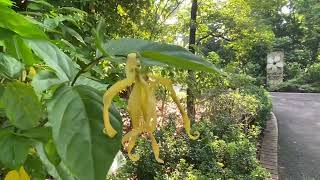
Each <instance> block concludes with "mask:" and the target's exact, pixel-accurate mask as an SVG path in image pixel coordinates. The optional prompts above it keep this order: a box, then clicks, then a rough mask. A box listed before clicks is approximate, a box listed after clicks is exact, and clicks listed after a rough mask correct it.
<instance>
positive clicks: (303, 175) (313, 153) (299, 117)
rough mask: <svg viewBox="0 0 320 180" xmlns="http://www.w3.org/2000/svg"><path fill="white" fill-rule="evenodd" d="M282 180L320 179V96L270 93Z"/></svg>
mask: <svg viewBox="0 0 320 180" xmlns="http://www.w3.org/2000/svg"><path fill="white" fill-rule="evenodd" d="M271 95H272V99H273V112H274V113H275V115H276V117H277V119H278V128H279V141H278V142H279V154H278V162H279V175H280V180H286V179H288V180H291V179H292V180H295V179H297V180H304V179H306V180H309V179H310V180H312V179H316V180H320V94H304V93H271Z"/></svg>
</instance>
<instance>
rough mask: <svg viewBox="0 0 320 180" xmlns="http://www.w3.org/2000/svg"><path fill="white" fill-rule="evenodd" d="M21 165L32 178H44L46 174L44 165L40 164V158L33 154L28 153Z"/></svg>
mask: <svg viewBox="0 0 320 180" xmlns="http://www.w3.org/2000/svg"><path fill="white" fill-rule="evenodd" d="M23 166H24V168H25V169H26V171H27V172H28V174H29V175H30V176H31V177H32V180H44V179H46V177H47V175H48V173H47V171H46V169H45V166H44V165H43V164H42V162H41V160H40V158H39V157H38V156H37V155H35V154H34V155H31V154H30V155H29V156H28V158H27V160H26V162H25V164H24V165H23Z"/></svg>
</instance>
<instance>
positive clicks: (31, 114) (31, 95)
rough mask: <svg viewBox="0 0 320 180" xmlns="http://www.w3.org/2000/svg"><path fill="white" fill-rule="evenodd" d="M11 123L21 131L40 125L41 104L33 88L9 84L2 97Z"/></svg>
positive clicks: (17, 83) (21, 84)
mask: <svg viewBox="0 0 320 180" xmlns="http://www.w3.org/2000/svg"><path fill="white" fill-rule="evenodd" d="M2 101H3V105H4V107H5V110H6V115H7V117H8V119H9V121H10V122H11V123H12V124H13V125H14V126H16V127H18V128H20V129H30V128H33V127H36V126H37V125H38V124H39V121H40V118H41V114H42V113H41V112H42V111H41V103H40V102H39V100H38V97H37V95H36V94H35V92H34V90H33V88H32V87H31V86H29V85H27V84H24V83H21V82H12V83H8V84H7V87H6V89H5V91H4V93H3V97H2Z"/></svg>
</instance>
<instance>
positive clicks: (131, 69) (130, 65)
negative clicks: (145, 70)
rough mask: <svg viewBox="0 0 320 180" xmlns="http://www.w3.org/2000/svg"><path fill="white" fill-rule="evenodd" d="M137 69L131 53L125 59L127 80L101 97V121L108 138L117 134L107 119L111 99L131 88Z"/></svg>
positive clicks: (117, 84) (135, 59) (136, 62)
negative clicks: (102, 105) (102, 120)
mask: <svg viewBox="0 0 320 180" xmlns="http://www.w3.org/2000/svg"><path fill="white" fill-rule="evenodd" d="M137 68H138V60H137V55H136V54H135V53H131V54H129V55H128V57H127V63H126V76H127V78H126V79H124V80H121V81H118V82H117V83H115V84H114V85H112V86H111V87H110V88H109V89H108V90H107V91H106V92H105V94H104V96H103V104H104V107H103V119H104V126H105V127H104V130H103V131H104V133H106V134H107V135H108V136H109V137H114V136H115V135H116V134H117V131H116V130H115V129H114V128H113V127H112V125H111V123H110V119H109V107H110V105H111V102H112V99H113V97H114V96H115V95H117V94H118V93H119V92H120V91H121V90H123V89H125V88H126V87H128V86H131V85H132V84H133V83H134V79H135V76H136V70H137Z"/></svg>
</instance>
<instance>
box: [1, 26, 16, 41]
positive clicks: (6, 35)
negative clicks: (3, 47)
mask: <svg viewBox="0 0 320 180" xmlns="http://www.w3.org/2000/svg"><path fill="white" fill-rule="evenodd" d="M13 35H15V33H14V32H13V31H10V30H9V29H4V28H1V27H0V39H1V40H8V39H11V38H12V36H13Z"/></svg>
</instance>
